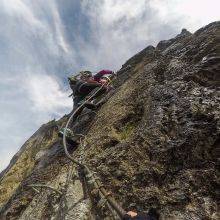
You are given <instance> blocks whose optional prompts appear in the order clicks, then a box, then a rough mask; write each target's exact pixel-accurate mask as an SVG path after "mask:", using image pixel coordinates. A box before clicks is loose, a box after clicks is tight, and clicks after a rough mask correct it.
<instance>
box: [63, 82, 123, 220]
mask: <svg viewBox="0 0 220 220" xmlns="http://www.w3.org/2000/svg"><path fill="white" fill-rule="evenodd" d="M109 83H110V82H109ZM104 86H105V84H103V85H102V86H101V87H100V88H98V89H97V90H96V91H95V92H93V93H92V94H91V95H90V96H89V97H88V98H87V99H86V100H85V101H84V102H83V103H82V104H81V105H80V106H79V107H78V108H77V109H76V110H75V111H74V112H73V113H72V115H71V116H70V117H69V119H68V121H67V123H66V126H65V128H64V132H63V147H64V151H65V154H66V156H67V157H68V158H69V159H70V160H71V161H72V162H73V163H74V164H76V165H78V166H79V168H80V169H81V172H82V175H84V177H85V179H88V184H89V185H92V186H93V187H94V188H95V189H97V190H98V192H99V193H100V195H101V198H104V199H105V200H106V201H107V204H109V206H110V208H109V210H110V211H112V212H114V211H115V212H116V213H117V215H118V216H119V217H120V218H121V219H122V218H123V216H124V215H125V213H126V212H125V210H124V209H123V208H122V207H121V206H120V205H119V204H118V203H117V202H116V201H115V199H114V198H113V197H112V195H111V194H110V193H108V192H107V191H106V190H105V188H104V186H103V184H102V183H101V181H100V180H99V178H97V176H96V175H95V174H94V172H92V171H91V170H90V169H89V167H88V166H87V165H86V164H83V162H82V161H78V160H76V159H74V158H73V157H72V156H71V155H70V153H69V152H68V150H67V145H66V143H67V142H66V134H67V129H68V127H69V124H70V122H71V120H72V118H73V117H74V115H75V114H76V113H77V112H78V111H79V110H80V109H81V108H83V107H84V105H85V103H86V102H88V101H90V100H92V99H93V97H95V95H96V94H97V93H98V92H99V91H100V90H101V89H102V88H103V87H104ZM112 209H114V211H113V210H112ZM113 215H114V213H113Z"/></svg>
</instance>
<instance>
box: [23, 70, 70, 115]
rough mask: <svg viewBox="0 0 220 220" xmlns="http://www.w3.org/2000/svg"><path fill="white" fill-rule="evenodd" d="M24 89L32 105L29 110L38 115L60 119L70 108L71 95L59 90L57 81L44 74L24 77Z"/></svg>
mask: <svg viewBox="0 0 220 220" xmlns="http://www.w3.org/2000/svg"><path fill="white" fill-rule="evenodd" d="M24 88H25V90H26V92H27V93H26V94H27V95H28V98H29V99H30V101H31V103H32V105H31V109H32V111H34V112H37V113H38V114H44V113H50V114H54V115H57V116H58V117H61V116H62V115H63V114H64V113H65V112H66V110H67V109H68V110H70V109H71V107H72V100H71V98H69V97H68V95H69V94H70V93H71V91H70V90H69V91H68V92H64V91H62V90H61V85H60V84H59V83H58V79H56V78H54V77H52V76H49V75H46V74H29V75H27V76H26V77H25V82H24Z"/></svg>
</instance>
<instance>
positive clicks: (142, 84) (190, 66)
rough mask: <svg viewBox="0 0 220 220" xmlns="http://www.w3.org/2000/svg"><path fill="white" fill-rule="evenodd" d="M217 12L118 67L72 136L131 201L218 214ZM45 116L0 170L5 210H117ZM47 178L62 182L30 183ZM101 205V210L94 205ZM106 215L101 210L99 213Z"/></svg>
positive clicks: (40, 214)
mask: <svg viewBox="0 0 220 220" xmlns="http://www.w3.org/2000/svg"><path fill="white" fill-rule="evenodd" d="M219 85H220V22H214V23H211V24H209V25H208V26H206V27H203V28H202V29H200V30H198V31H197V32H195V33H194V34H191V33H189V32H188V31H187V30H185V29H183V31H182V32H181V34H179V35H177V37H175V38H173V39H170V40H167V41H162V42H160V43H159V44H158V46H157V47H156V48H154V47H153V46H149V47H147V48H146V49H144V50H143V51H141V52H140V53H138V54H137V55H135V56H134V57H132V58H131V59H130V60H128V61H127V62H126V63H125V64H124V65H123V66H122V69H121V70H120V71H119V72H118V78H117V80H116V81H115V87H116V89H115V91H114V92H112V93H111V94H109V95H108V99H107V101H106V103H105V104H104V105H103V106H102V107H101V108H100V109H99V110H98V111H97V114H94V113H93V112H88V114H86V115H84V116H82V117H81V118H80V119H78V121H77V122H75V123H73V125H72V127H71V129H72V130H73V131H74V132H75V133H82V134H84V135H85V140H86V142H85V145H83V146H82V145H80V146H78V147H77V146H69V150H70V152H71V153H72V155H73V157H74V158H83V161H84V162H86V164H87V165H88V166H89V167H90V168H91V169H92V170H93V171H95V172H97V175H98V176H99V177H100V179H101V182H102V183H103V184H104V186H105V188H106V190H108V191H111V192H112V193H113V194H114V197H115V199H116V200H117V201H118V202H119V203H120V204H121V205H122V207H123V208H124V209H125V210H131V209H136V210H138V211H147V210H148V209H149V208H150V207H155V208H156V209H157V210H158V211H159V213H160V218H161V219H167V220H168V219H177V220H188V219H195V220H196V219H198V220H200V219H216V220H217V219H219V213H218V207H217V203H218V198H219V191H218V189H219V181H218V178H217V174H218V173H217V170H218V167H219V159H218V158H219V147H220V139H219V133H220V120H219V118H220V102H219V101H220V96H219V95H220V94H219ZM67 117H68V116H64V117H63V118H62V119H60V120H59V121H52V122H49V123H48V124H46V125H43V126H42V127H41V128H40V129H39V130H38V131H37V132H36V133H35V134H34V135H33V136H32V137H31V138H30V139H29V140H28V141H27V142H26V143H25V144H24V146H23V147H22V149H21V151H20V152H19V153H18V155H17V156H16V158H14V159H13V161H12V162H11V164H10V165H9V167H8V169H6V170H5V171H4V172H3V173H2V174H1V175H0V178H1V179H0V181H1V182H0V184H1V185H0V205H1V211H0V216H1V218H0V219H20V220H21V219H22V220H23V219H112V218H111V217H109V216H110V215H109V213H108V212H107V211H105V210H104V211H102V212H101V214H100V212H99V209H98V208H97V207H94V204H92V203H91V201H90V200H89V199H84V197H83V190H82V185H81V182H80V180H79V178H78V177H77V175H76V167H75V165H73V164H72V163H71V162H70V161H69V160H68V158H66V156H65V153H64V151H63V147H62V142H61V140H60V139H59V138H58V135H57V133H58V129H59V128H60V127H63V126H64V125H65V123H66V121H67ZM36 183H38V184H46V185H49V186H52V187H54V189H57V190H60V191H61V192H62V195H61V194H59V193H57V192H56V191H54V190H51V189H47V188H41V189H40V190H39V189H37V190H38V193H37V192H36V191H34V190H33V189H32V188H31V187H29V185H30V184H36ZM97 210H98V211H97ZM98 216H102V217H98Z"/></svg>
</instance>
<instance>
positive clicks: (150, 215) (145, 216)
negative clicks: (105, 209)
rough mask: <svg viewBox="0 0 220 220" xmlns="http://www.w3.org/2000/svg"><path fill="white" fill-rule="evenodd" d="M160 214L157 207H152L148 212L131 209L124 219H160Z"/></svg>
mask: <svg viewBox="0 0 220 220" xmlns="http://www.w3.org/2000/svg"><path fill="white" fill-rule="evenodd" d="M159 218H160V215H159V213H158V212H157V210H156V209H155V208H151V209H150V210H149V211H148V213H136V212H133V211H129V212H127V213H126V214H125V216H124V217H123V220H159Z"/></svg>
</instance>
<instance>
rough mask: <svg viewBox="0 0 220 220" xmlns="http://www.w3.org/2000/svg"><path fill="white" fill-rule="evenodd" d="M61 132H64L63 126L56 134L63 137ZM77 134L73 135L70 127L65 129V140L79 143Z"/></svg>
mask: <svg viewBox="0 0 220 220" xmlns="http://www.w3.org/2000/svg"><path fill="white" fill-rule="evenodd" d="M63 134H64V128H62V129H60V130H59V133H58V136H59V137H61V138H63ZM78 139H79V136H78V135H74V134H73V132H72V131H71V130H70V129H68V128H67V129H66V141H67V143H68V144H74V145H75V144H79V142H78Z"/></svg>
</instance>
